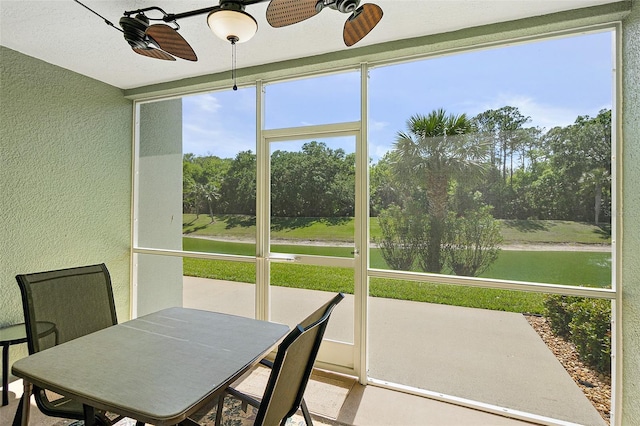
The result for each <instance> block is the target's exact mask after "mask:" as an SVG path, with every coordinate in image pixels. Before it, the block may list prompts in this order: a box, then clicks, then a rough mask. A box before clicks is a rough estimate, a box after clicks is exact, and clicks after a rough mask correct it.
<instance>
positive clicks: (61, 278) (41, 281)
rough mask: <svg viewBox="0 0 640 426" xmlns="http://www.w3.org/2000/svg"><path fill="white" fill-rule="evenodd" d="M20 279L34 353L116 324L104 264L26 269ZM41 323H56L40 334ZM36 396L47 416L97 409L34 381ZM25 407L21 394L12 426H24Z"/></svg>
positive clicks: (79, 416) (101, 420)
mask: <svg viewBox="0 0 640 426" xmlns="http://www.w3.org/2000/svg"><path fill="white" fill-rule="evenodd" d="M16 280H17V281H18V285H19V286H20V293H21V294H22V307H23V311H24V320H25V325H26V331H27V346H28V349H29V354H30V355H31V354H34V353H36V352H40V351H43V350H45V349H47V348H50V347H52V346H54V345H57V344H61V343H64V342H67V341H69V340H73V339H76V338H78V337H80V336H84V335H86V334H89V333H93V332H94V331H98V330H102V329H104V328H107V327H110V326H112V325H115V324H117V323H118V320H117V318H116V309H115V303H114V300H113V290H112V288H111V277H110V276H109V271H108V270H107V267H106V265H105V264H99V265H90V266H81V267H76V268H70V269H61V270H55V271H47V272H37V273H32V274H22V275H17V276H16ZM42 322H48V323H52V324H54V326H55V331H54V333H51V334H48V335H46V336H40V337H39V336H38V332H37V328H36V324H37V323H42ZM61 362H63V360H61ZM33 395H34V398H35V401H36V404H37V406H38V408H39V409H40V411H42V413H44V414H45V415H48V416H52V417H61V418H66V419H75V420H83V419H84V418H85V410H93V409H92V408H91V407H83V405H82V403H80V402H78V401H75V400H72V399H69V398H66V397H60V395H52V393H51V392H46V390H45V389H42V388H39V387H36V386H34V387H33ZM50 398H51V399H50ZM22 406H23V399H22V398H21V399H20V403H19V405H18V410H17V411H16V415H15V417H14V421H13V426H18V425H20V421H21V419H22ZM88 412H89V413H90V412H91V411H88ZM94 415H95V419H96V424H98V425H103V424H111V422H112V421H111V420H109V418H108V417H107V416H106V415H105V414H104V413H102V412H99V411H95V413H94ZM116 420H118V419H116Z"/></svg>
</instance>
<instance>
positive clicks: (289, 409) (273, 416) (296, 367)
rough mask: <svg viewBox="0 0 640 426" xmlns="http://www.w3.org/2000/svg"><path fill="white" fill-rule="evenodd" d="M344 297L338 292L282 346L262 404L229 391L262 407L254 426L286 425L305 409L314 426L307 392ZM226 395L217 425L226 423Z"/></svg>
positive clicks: (220, 401) (290, 334)
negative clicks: (333, 314)
mask: <svg viewBox="0 0 640 426" xmlns="http://www.w3.org/2000/svg"><path fill="white" fill-rule="evenodd" d="M343 298H344V295H343V294H342V293H338V294H337V295H336V296H335V297H333V298H332V299H331V300H330V301H328V302H327V303H325V304H324V305H323V306H321V307H320V308H319V309H318V310H317V311H315V312H314V313H312V314H311V315H309V316H308V317H307V318H306V319H305V320H304V321H302V322H301V323H300V324H298V325H297V326H296V327H295V328H294V329H293V330H291V331H290V332H289V334H288V335H287V336H286V337H285V338H284V340H283V341H282V343H280V345H279V346H278V352H277V353H276V357H275V360H274V361H273V365H272V366H271V374H270V375H269V381H268V382H267V387H266V389H265V392H264V395H263V397H262V400H261V401H258V400H257V399H254V398H252V397H250V396H249V395H246V394H244V393H242V392H240V391H238V390H236V389H233V388H228V389H227V390H226V392H227V393H228V394H230V395H232V396H234V397H236V398H238V399H240V400H241V401H243V402H244V403H247V404H249V405H252V406H254V407H257V408H258V413H257V415H256V420H255V423H254V425H258V426H265V425H268V426H272V425H277V424H280V425H284V424H285V422H286V420H287V419H288V418H289V417H291V416H293V415H294V414H295V413H296V411H298V408H300V409H301V410H302V413H303V416H304V419H305V422H306V424H307V426H312V425H313V422H312V420H311V414H310V413H309V410H308V409H307V406H306V404H305V402H304V399H303V396H304V391H305V389H306V387H307V383H308V382H309V377H311V372H312V370H313V364H314V363H315V360H316V356H317V355H318V350H319V349H320V344H321V343H322V337H323V336H324V332H325V329H326V327H327V323H328V322H329V317H330V316H331V312H332V311H333V308H334V307H335V306H336V305H337V304H338V303H340V301H341V300H342V299H343ZM224 396H225V395H222V396H221V397H220V398H219V400H218V409H217V412H216V423H215V424H216V425H220V422H221V420H222V409H223V406H224Z"/></svg>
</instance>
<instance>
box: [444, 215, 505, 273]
mask: <svg viewBox="0 0 640 426" xmlns="http://www.w3.org/2000/svg"><path fill="white" fill-rule="evenodd" d="M500 243H502V234H501V233H500V224H499V222H498V221H497V220H495V219H494V218H493V216H492V215H491V208H490V207H489V206H483V207H480V208H477V209H474V210H469V211H467V212H465V214H464V215H456V214H455V213H453V212H450V213H449V215H448V217H447V228H446V230H445V237H444V244H443V252H444V255H445V259H446V264H447V266H448V267H449V268H451V270H452V271H453V272H454V273H455V274H456V275H463V276H467V277H477V276H478V275H480V274H481V273H483V272H484V271H485V270H486V269H487V268H489V266H491V264H492V263H493V262H495V261H496V259H497V258H498V254H499V253H500Z"/></svg>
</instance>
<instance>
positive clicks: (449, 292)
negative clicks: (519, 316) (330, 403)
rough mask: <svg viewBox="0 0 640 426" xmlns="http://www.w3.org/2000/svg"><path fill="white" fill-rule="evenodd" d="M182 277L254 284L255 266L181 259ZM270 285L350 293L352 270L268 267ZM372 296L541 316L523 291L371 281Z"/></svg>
mask: <svg viewBox="0 0 640 426" xmlns="http://www.w3.org/2000/svg"><path fill="white" fill-rule="evenodd" d="M184 274H185V275H188V276H197V277H203V278H211V279H221V280H228V281H236V282H245V283H251V284H255V282H256V274H255V265H253V264H252V263H239V262H229V261H223V260H203V259H192V258H185V259H184ZM271 284H272V285H275V286H281V287H293V288H301V289H309V290H322V291H328V292H334V293H335V292H339V291H340V292H344V293H350V294H353V270H352V269H350V268H337V267H323V266H313V265H291V264H282V263H274V264H272V265H271ZM369 294H370V295H371V296H373V297H385V298H389V299H401V300H413V301H416V302H429V303H440V304H446V305H455V306H465V307H469V308H480V309H492V310H498V311H507V312H529V313H535V314H541V313H542V309H543V306H542V295H541V294H537V293H527V292H523V291H511V290H498V289H482V288H475V287H465V286H451V285H440V284H431V283H417V282H411V281H401V280H392V279H384V278H372V279H371V280H370V283H369Z"/></svg>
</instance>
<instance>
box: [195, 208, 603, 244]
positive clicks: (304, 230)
mask: <svg viewBox="0 0 640 426" xmlns="http://www.w3.org/2000/svg"><path fill="white" fill-rule="evenodd" d="M215 218H216V220H215V221H214V222H213V223H211V219H210V217H209V216H207V215H204V214H202V215H200V217H199V218H198V219H196V216H195V215H193V214H185V215H184V216H183V233H184V234H185V235H193V236H206V237H214V238H215V237H220V238H234V239H253V238H255V234H256V227H255V217H253V216H241V215H220V216H215ZM272 222H273V223H272V229H271V238H273V239H274V240H278V239H280V240H312V241H353V235H354V221H353V219H351V218H335V219H326V218H274V219H273V220H272ZM500 224H501V229H502V236H503V238H504V243H505V244H532V243H535V244H562V243H574V244H610V243H611V235H610V228H609V227H608V226H595V225H592V224H587V223H580V222H569V221H559V220H501V221H500ZM369 226H370V233H371V236H372V238H379V237H380V235H381V233H380V226H379V225H378V219H377V218H371V222H370V224H369Z"/></svg>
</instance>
